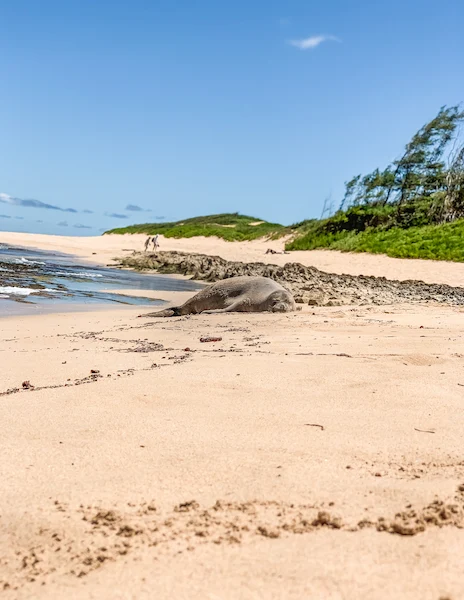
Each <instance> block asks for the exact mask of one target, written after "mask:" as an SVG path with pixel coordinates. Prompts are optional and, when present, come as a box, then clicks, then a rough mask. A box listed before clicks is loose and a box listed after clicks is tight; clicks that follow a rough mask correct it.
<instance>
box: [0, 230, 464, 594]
mask: <svg viewBox="0 0 464 600" xmlns="http://www.w3.org/2000/svg"><path fill="white" fill-rule="evenodd" d="M8 235H9V236H13V234H8ZM17 235H18V236H19V234H17ZM39 237H40V236H34V241H35V242H36V243H34V244H31V245H34V246H37V247H42V248H50V247H51V244H58V242H57V241H56V239H55V238H53V239H52V241H50V242H48V243H49V245H48V246H47V245H45V242H44V243H41V240H39V239H37V238H39ZM31 238H32V236H31ZM114 238H115V239H116V236H114ZM62 239H64V240H65V242H66V243H65V242H63V246H62V247H60V246H59V245H57V246H56V248H55V249H60V250H61V251H67V252H69V251H71V252H76V253H77V251H76V250H75V249H74V250H72V249H71V248H70V243H71V242H69V240H70V239H71V238H62ZM75 239H77V240H78V242H80V241H81V240H82V239H84V240H85V245H86V247H85V252H86V253H87V254H85V253H84V250H82V254H81V256H85V257H86V258H91V257H93V259H94V260H96V258H95V257H97V258H98V257H104V259H103V260H104V261H105V262H106V261H107V259H108V260H109V258H110V257H113V255H117V254H119V255H120V252H118V251H117V250H118V249H117V248H116V247H114V246H111V244H113V243H114V244H116V242H114V241H113V239H112V238H109V241H107V239H106V238H97V239H93V238H75ZM141 239H143V238H141ZM66 240H68V241H66ZM101 240H104V241H103V242H101ZM6 241H7V242H9V243H16V244H18V245H26V243H28V242H29V241H30V240H28V239H26V238H24V236H22V237H21V239H20V237H18V241H14V242H13V240H12V239H8V240H7V239H5V235H4V234H1V235H0V242H6ZM184 242H185V243H184ZM190 242H191V243H192V245H193V244H194V243H195V244H197V247H196V248H195V251H199V252H203V253H207V248H206V247H205V246H203V247H201V245H202V243H204V244H206V243H208V244H210V243H211V244H212V243H213V240H203V241H201V240H192V241H190V240H182V241H179V240H177V241H176V240H168V241H166V244H168V243H169V244H170V245H171V246H170V247H169V248H167V247H166V248H163V249H174V250H184V251H185V250H187V249H188V244H189V243H190ZM73 243H75V242H73ZM117 243H121V242H120V241H118V242H117ZM163 243H164V241H163ZM216 243H217V247H216V248H214V247H212V252H211V253H214V254H221V255H222V256H224V257H225V258H230V259H234V260H243V259H244V256H245V255H246V253H247V252H249V254H250V255H252V256H255V255H256V254H257V253H258V250H257V248H258V244H257V243H252V244H250V247H249V250H247V249H246V248H247V245H246V244H242V245H241V246H240V247H236V246H235V244H230V246H231V249H229V250H227V251H228V252H230V253H231V255H232V254H233V253H236V254H237V255H238V254H240V252H243V255H242V256H241V257H240V256H237V255H235V256H231V255H228V256H226V255H225V254H224V251H223V248H224V247H223V245H222V244H221V243H218V242H217V240H216ZM66 244H67V245H66ZM92 244H94V245H93V246H92ZM105 244H107V245H106V246H105ZM124 244H125V245H124V246H123V247H124V248H126V247H127V248H130V247H131V246H136V245H137V244H136V243H135V239H134V240H132V241H131V239H130V238H125V240H124ZM110 246H111V247H110ZM267 246H268V244H264V247H267ZM240 248H243V249H242V250H240ZM262 249H263V248H261V250H262ZM120 250H122V248H120ZM192 250H193V248H192ZM92 252H97V254H96V255H93V254H92ZM299 254H300V253H299ZM325 254H327V253H325ZM309 255H314V253H308V256H307V257H306V260H308V261H309V260H312V259H311V258H310V256H309ZM260 256H261V255H260ZM331 256H333V257H334V258H333V260H334V265H335V266H334V267H333V268H330V266H325V267H324V268H325V269H326V270H328V271H330V270H332V271H336V266H337V265H338V266H340V262H339V261H340V260H342V259H343V260H345V261H346V264H347V265H348V263H349V259H350V256H351V255H338V254H333V255H332V254H331V253H329V255H328V256H326V258H324V260H327V261H328V260H330V257H331ZM267 258H269V259H272V262H274V259H276V258H277V259H279V260H283V259H287V260H288V259H289V258H290V259H291V260H294V258H293V256H291V257H287V256H281V255H273V256H272V257H269V256H268V257H267ZM354 259H355V261H357V266H356V268H359V269H363V268H364V267H363V265H362V260H363V259H365V262H366V267H365V269H366V273H367V274H376V275H386V272H387V271H388V269H393V268H394V265H397V270H398V273H397V275H396V276H395V278H411V273H412V271H413V268H412V266H411V264H412V262H413V261H393V260H387V261H383V257H372V256H366V255H359V256H356V257H354ZM255 260H256V259H255ZM259 260H264V257H261V258H260V259H259ZM298 260H300V259H298ZM321 260H322V259H321ZM373 260H376V261H378V267H377V272H375V273H372V272H368V271H369V269H372V270H374V266H375V263H374V262H372V261H373ZM269 262H271V261H269ZM301 262H303V261H301ZM415 262H418V263H419V265H418V266H417V267H416V271H417V270H420V269H422V271H421V273H424V274H426V273H427V272H428V270H427V269H430V272H429V276H430V277H433V274H434V273H435V274H436V276H437V277H438V276H439V275H441V276H442V279H437V280H435V279H429V280H428V281H431V282H437V283H440V282H442V283H454V284H455V285H462V284H463V280H462V279H460V277H462V269H461V267H462V265H448V264H446V265H445V266H446V269H444V268H442V269H441V273H440V269H439V268H438V267H437V265H436V264H435V263H425V264H424V263H421V262H420V261H414V263H415ZM309 264H311V263H309ZM312 264H315V263H312ZM316 266H322V265H320V264H316ZM353 268H354V267H353ZM344 270H345V269H344ZM445 271H446V273H445ZM345 272H347V271H346V270H345ZM406 273H407V275H406V276H404V274H406ZM417 276H419V275H417ZM445 277H446V278H448V280H447V281H444V279H443V278H445ZM453 277H454V279H453ZM420 278H422V279H425V277H422V276H421V277H420ZM140 312H148V311H146V310H143V309H141V308H140V307H138V308H134V309H132V308H131V309H125V310H123V311H121V310H108V311H105V312H102V311H99V312H88V313H76V314H70V313H68V314H61V315H45V316H41V317H40V318H38V317H36V316H28V317H13V318H3V319H0V326H1V329H0V357H1V359H2V375H1V386H0V393H1V395H0V420H1V423H2V425H3V428H2V437H1V440H0V476H1V481H2V494H1V495H0V595H3V596H4V597H5V598H39V599H40V598H44V599H45V598H47V599H48V598H70V599H73V598H76V599H87V598H89V599H90V598H95V599H96V598H98V599H101V598H105V599H106V598H108V599H111V600H113V599H139V598H147V599H149V598H150V599H151V598H166V599H167V598H185V599H198V600H200V599H201V600H203V599H214V600H217V599H221V600H223V599H224V600H226V599H227V600H229V599H236V598H245V599H255V598H260V599H261V598H263V599H264V598H265V599H266V600H267V599H268V598H272V599H274V598H275V599H284V598H285V599H287V598H294V599H300V598H324V599H325V598H328V599H337V600H338V599H340V600H341V599H344V600H346V599H349V600H351V599H353V600H354V599H359V598H369V599H384V598H385V599H386V598H402V599H403V598H405V599H421V600H422V599H425V600H428V599H430V600H439V599H440V598H442V599H443V600H444V599H445V598H449V599H452V600H457V599H460V598H463V597H464V579H463V575H462V573H463V572H464V553H463V552H462V548H463V547H464V529H463V527H464V458H463V455H462V431H463V398H464V371H463V366H464V363H463V360H464V359H463V357H464V341H463V329H464V326H463V317H464V309H463V308H460V307H453V306H448V307H443V306H439V305H437V304H433V305H432V304H431V305H429V306H411V305H409V306H408V305H393V306H380V307H370V306H362V307H360V306H349V307H344V306H342V307H330V308H329V307H314V308H313V307H309V306H307V305H304V306H303V310H302V311H301V312H298V313H293V314H287V315H279V314H275V315H272V314H256V315H250V314H248V315H247V314H225V315H208V316H206V315H205V316H201V315H199V316H191V317H181V318H173V319H168V320H164V319H163V320H161V319H160V320H150V319H137V318H136V316H137V314H139V313H140ZM205 336H213V337H219V338H222V339H221V340H220V341H217V342H201V341H200V339H201V338H203V337H205ZM23 382H24V386H23ZM27 382H29V383H27ZM32 386H33V387H32Z"/></svg>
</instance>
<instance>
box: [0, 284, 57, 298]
mask: <svg viewBox="0 0 464 600" xmlns="http://www.w3.org/2000/svg"><path fill="white" fill-rule="evenodd" d="M40 292H56V290H52V289H50V288H42V289H36V288H22V287H15V286H12V285H6V286H3V287H1V286H0V294H8V295H10V296H30V295H31V294H40Z"/></svg>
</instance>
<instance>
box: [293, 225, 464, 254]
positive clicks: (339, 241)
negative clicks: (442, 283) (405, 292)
mask: <svg viewBox="0 0 464 600" xmlns="http://www.w3.org/2000/svg"><path fill="white" fill-rule="evenodd" d="M287 248H288V249H291V250H314V249H316V248H328V249H331V250H340V251H342V252H372V253H374V254H387V255H388V256H395V257H398V258H428V259H433V260H453V261H460V262H464V220H459V221H455V222H454V223H444V224H442V225H425V226H422V227H409V228H408V229H401V228H400V227H393V228H392V229H388V230H378V229H377V230H376V229H374V228H368V229H365V230H364V231H362V232H359V233H357V232H356V231H340V232H337V233H325V234H324V233H320V232H308V233H307V234H306V235H305V236H302V237H300V238H297V239H295V240H294V241H293V242H292V243H291V244H288V245H287Z"/></svg>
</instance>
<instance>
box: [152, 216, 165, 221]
mask: <svg viewBox="0 0 464 600" xmlns="http://www.w3.org/2000/svg"><path fill="white" fill-rule="evenodd" d="M165 218H166V217H155V219H156V220H157V221H164V219H165Z"/></svg>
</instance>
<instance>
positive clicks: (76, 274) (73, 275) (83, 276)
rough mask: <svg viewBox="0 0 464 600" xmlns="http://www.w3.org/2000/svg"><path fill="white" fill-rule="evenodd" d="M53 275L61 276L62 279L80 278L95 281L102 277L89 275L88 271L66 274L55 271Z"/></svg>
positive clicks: (95, 274) (98, 274)
mask: <svg viewBox="0 0 464 600" xmlns="http://www.w3.org/2000/svg"><path fill="white" fill-rule="evenodd" d="M54 275H61V276H62V277H82V278H83V279H97V278H98V277H103V275H100V273H91V272H89V271H69V272H68V273H65V272H64V271H57V272H56V273H54Z"/></svg>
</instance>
